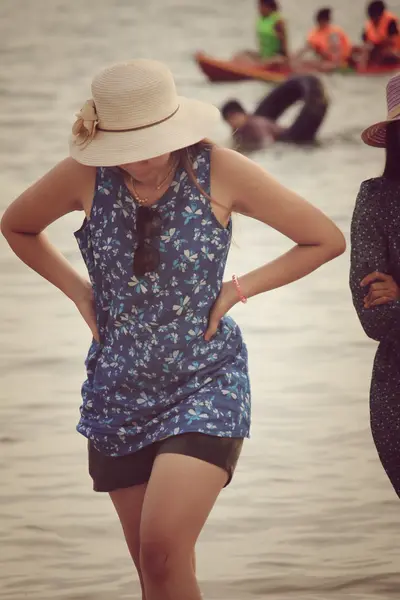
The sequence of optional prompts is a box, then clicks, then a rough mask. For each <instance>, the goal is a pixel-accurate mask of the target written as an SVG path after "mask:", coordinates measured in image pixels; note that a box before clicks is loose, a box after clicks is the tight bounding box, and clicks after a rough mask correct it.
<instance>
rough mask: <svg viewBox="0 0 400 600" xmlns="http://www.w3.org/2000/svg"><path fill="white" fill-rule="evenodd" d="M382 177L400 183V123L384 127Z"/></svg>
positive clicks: (394, 122) (395, 122)
mask: <svg viewBox="0 0 400 600" xmlns="http://www.w3.org/2000/svg"><path fill="white" fill-rule="evenodd" d="M383 176H384V177H387V179H396V180H397V181H400V121H393V122H392V123H388V124H387V127H386V164H385V170H384V171H383Z"/></svg>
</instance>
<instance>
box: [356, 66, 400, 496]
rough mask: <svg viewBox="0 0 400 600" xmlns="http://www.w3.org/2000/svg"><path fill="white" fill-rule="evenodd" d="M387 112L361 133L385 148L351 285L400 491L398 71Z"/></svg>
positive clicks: (374, 405)
mask: <svg viewBox="0 0 400 600" xmlns="http://www.w3.org/2000/svg"><path fill="white" fill-rule="evenodd" d="M387 105H388V114H387V119H386V120H385V121H381V122H380V123H377V124H374V125H371V126H370V127H368V129H366V130H365V131H364V132H363V134H362V139H363V140H364V142H365V143H366V144H368V145H370V146H374V147H378V148H385V149H386V164H385V169H384V171H383V175H382V176H381V177H374V178H372V179H368V180H367V181H364V182H363V183H362V184H361V188H360V191H359V194H358V197H357V201H356V205H355V209H354V213H353V218H352V224H351V271H350V287H351V291H352V295H353V302H354V306H355V309H356V311H357V314H358V318H359V319H360V322H361V325H362V327H363V329H364V331H365V333H366V334H367V335H368V336H369V337H370V338H372V339H374V340H376V341H377V342H379V346H378V350H377V352H376V356H375V361H374V367H373V372H372V381H371V389H370V415H371V430H372V435H373V439H374V442H375V446H376V449H377V451H378V455H379V458H380V460H381V463H382V465H383V467H384V469H385V471H386V473H387V475H388V477H389V479H390V481H391V483H392V485H393V487H394V489H395V491H396V493H397V495H398V496H399V497H400V394H399V389H400V210H399V198H400V168H399V161H400V75H396V76H395V77H393V78H392V79H391V80H390V81H389V83H388V85H387Z"/></svg>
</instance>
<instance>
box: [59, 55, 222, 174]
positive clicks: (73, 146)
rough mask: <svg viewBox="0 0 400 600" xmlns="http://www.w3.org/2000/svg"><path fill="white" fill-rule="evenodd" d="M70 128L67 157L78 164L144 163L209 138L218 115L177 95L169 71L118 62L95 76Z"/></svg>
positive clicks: (156, 64)
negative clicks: (89, 93) (87, 95)
mask: <svg viewBox="0 0 400 600" xmlns="http://www.w3.org/2000/svg"><path fill="white" fill-rule="evenodd" d="M92 96H93V97H92V99H90V100H87V101H86V103H85V104H84V106H83V107H82V109H81V111H80V112H79V113H78V114H77V120H76V121H75V124H74V126H73V128H72V137H71V139H70V154H71V156H72V157H73V158H74V159H75V160H76V161H78V162H80V163H82V164H84V165H90V166H101V167H113V166H117V165H122V164H126V163H131V162H137V161H141V160H147V159H150V158H154V157H156V156H160V155H161V154H166V153H168V152H173V151H174V150H179V149H180V148H185V147H186V146H190V145H192V144H195V143H197V142H199V141H200V140H202V139H204V138H207V137H211V136H212V134H213V131H214V128H215V126H216V124H217V123H218V121H219V118H220V113H219V110H218V109H217V108H216V107H215V106H212V105H211V104H206V103H204V102H199V101H198V100H192V99H189V98H184V97H182V96H178V95H177V92H176V89H175V83H174V80H173V77H172V74H171V72H170V71H169V69H168V68H167V67H166V66H165V65H163V64H162V63H159V62H157V61H153V60H145V59H138V60H132V61H129V62H125V63H119V64H116V65H114V66H112V67H109V68H107V69H104V70H103V71H101V72H100V73H98V74H97V75H96V76H95V78H94V79H93V82H92Z"/></svg>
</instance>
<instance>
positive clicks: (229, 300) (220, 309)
mask: <svg viewBox="0 0 400 600" xmlns="http://www.w3.org/2000/svg"><path fill="white" fill-rule="evenodd" d="M238 301H239V296H238V293H237V290H236V287H235V284H234V283H233V281H228V282H226V283H223V284H222V288H221V291H220V293H219V296H218V298H217V299H216V301H215V303H214V306H213V307H212V309H211V312H210V318H209V321H208V328H207V331H206V333H205V336H204V339H205V340H206V342H209V341H210V340H211V338H212V337H213V335H215V333H216V332H217V329H218V325H219V322H220V321H221V319H222V317H223V316H224V315H226V313H227V312H228V311H229V310H230V309H231V308H232V306H234V305H235V304H236V303H237V302H238Z"/></svg>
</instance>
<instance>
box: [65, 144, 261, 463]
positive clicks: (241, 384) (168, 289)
mask: <svg viewBox="0 0 400 600" xmlns="http://www.w3.org/2000/svg"><path fill="white" fill-rule="evenodd" d="M210 159H211V156H210V150H208V149H205V150H202V151H201V153H200V154H199V156H197V158H196V161H195V163H194V168H195V170H196V176H197V180H198V182H199V183H200V185H201V186H202V188H203V189H204V191H206V192H207V193H209V191H210ZM155 208H156V209H157V211H158V214H159V215H160V217H161V220H162V231H161V235H160V236H159V238H158V239H157V240H154V241H153V242H152V243H153V245H154V244H156V245H157V248H158V250H159V251H160V256H161V261H160V266H159V267H158V269H157V271H154V272H151V273H147V274H146V275H145V276H143V277H140V278H137V277H135V276H134V274H133V267H132V263H133V255H134V252H135V248H136V247H137V244H138V242H137V235H136V215H137V210H138V206H137V204H136V203H135V201H134V199H133V198H132V196H131V194H130V192H129V190H128V188H127V187H126V185H125V183H124V179H123V176H122V173H121V171H120V170H119V169H111V168H99V169H97V175H96V186H95V196H94V200H93V206H92V211H91V216H90V219H85V221H84V223H83V225H82V227H81V229H80V230H79V231H77V232H76V233H75V236H76V239H77V241H78V244H79V247H80V250H81V252H82V255H83V258H84V260H85V263H86V266H87V269H88V272H89V276H90V279H91V282H92V285H93V290H94V295H95V303H96V315H97V323H98V329H99V336H100V343H97V342H96V341H93V343H92V345H91V347H90V349H89V352H88V356H87V359H86V368H87V379H86V381H85V382H84V384H83V386H82V397H83V403H82V406H81V418H80V421H79V424H78V426H77V430H78V431H79V432H80V433H81V434H83V435H84V436H85V437H87V438H88V439H90V441H91V442H92V443H93V445H94V447H95V448H96V449H97V450H99V451H100V452H102V453H103V454H106V455H109V456H122V455H124V454H129V453H133V452H135V451H137V450H139V449H141V448H143V447H145V446H147V445H148V444H151V443H153V442H158V441H160V440H162V439H165V438H167V437H169V436H175V435H179V434H182V433H188V432H200V433H205V434H209V435H213V436H220V437H240V438H243V437H248V436H249V427H250V385H249V378H248V365H247V350H246V346H245V344H244V342H243V340H242V336H241V332H240V329H239V327H238V326H237V325H236V323H235V322H234V321H233V320H232V318H231V317H229V316H225V317H224V318H223V319H222V321H221V323H220V326H219V328H218V331H217V333H216V335H215V336H214V337H213V339H212V340H211V341H209V342H206V341H205V340H204V333H205V331H206V329H207V324H208V318H209V313H210V310H211V308H212V306H213V304H214V302H215V300H216V298H217V296H218V294H219V291H220V289H221V285H222V280H223V274H224V269H225V265H226V259H227V255H228V251H229V246H230V241H231V223H230V224H229V226H228V227H227V228H224V227H223V226H222V225H221V224H220V223H219V222H218V220H217V219H216V217H215V216H214V213H213V211H212V209H211V205H210V202H209V200H208V199H207V198H206V197H204V196H203V195H202V194H201V193H200V191H199V190H198V188H197V187H196V186H195V184H194V182H192V180H191V178H190V176H189V175H188V174H187V173H186V172H185V170H184V169H183V168H181V167H178V169H177V172H176V174H175V177H174V181H173V182H172V183H171V185H170V187H169V189H168V190H167V192H166V193H165V194H164V195H163V197H162V198H161V199H160V200H159V201H158V202H157V204H156V205H155Z"/></svg>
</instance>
